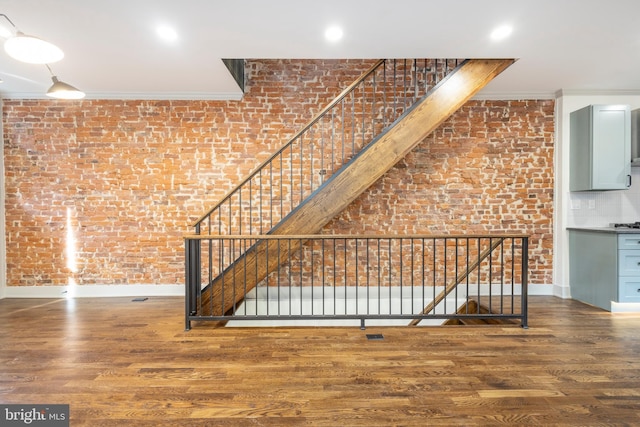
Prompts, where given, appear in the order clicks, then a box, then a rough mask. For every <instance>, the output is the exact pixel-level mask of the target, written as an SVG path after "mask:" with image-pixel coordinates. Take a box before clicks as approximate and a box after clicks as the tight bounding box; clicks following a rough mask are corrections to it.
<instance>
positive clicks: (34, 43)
mask: <svg viewBox="0 0 640 427" xmlns="http://www.w3.org/2000/svg"><path fill="white" fill-rule="evenodd" d="M0 16H3V17H4V18H5V19H6V20H7V21H8V22H9V23H10V24H11V26H12V27H13V28H14V29H15V31H16V33H15V35H13V36H11V37H9V38H8V39H7V40H6V41H5V42H4V50H5V51H6V52H7V54H8V55H9V56H10V57H12V58H13V59H16V60H18V61H21V62H27V63H29V64H51V63H54V62H57V61H60V60H61V59H62V58H63V57H64V52H63V51H62V49H60V48H59V47H58V46H56V45H54V44H53V43H49V42H48V41H46V40H43V39H41V38H39V37H35V36H31V35H28V34H25V33H23V32H22V31H20V30H19V29H18V27H16V25H15V24H14V23H13V21H11V19H9V17H8V16H7V15H5V14H0Z"/></svg>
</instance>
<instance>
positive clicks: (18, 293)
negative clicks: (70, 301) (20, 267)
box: [4, 285, 184, 298]
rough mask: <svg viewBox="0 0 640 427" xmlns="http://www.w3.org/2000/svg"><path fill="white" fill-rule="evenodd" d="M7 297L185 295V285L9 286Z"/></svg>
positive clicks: (5, 293) (6, 291)
mask: <svg viewBox="0 0 640 427" xmlns="http://www.w3.org/2000/svg"><path fill="white" fill-rule="evenodd" d="M4 296H5V298H100V297H159V296H184V285H83V286H7V287H5V292H4Z"/></svg>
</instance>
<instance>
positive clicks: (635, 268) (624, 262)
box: [618, 250, 640, 277]
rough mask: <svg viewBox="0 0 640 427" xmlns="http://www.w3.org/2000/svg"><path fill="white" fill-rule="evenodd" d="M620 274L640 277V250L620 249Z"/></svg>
mask: <svg viewBox="0 0 640 427" xmlns="http://www.w3.org/2000/svg"><path fill="white" fill-rule="evenodd" d="M618 275H620V276H634V277H640V251H632V250H621V251H618Z"/></svg>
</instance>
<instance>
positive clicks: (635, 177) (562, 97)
mask: <svg viewBox="0 0 640 427" xmlns="http://www.w3.org/2000/svg"><path fill="white" fill-rule="evenodd" d="M591 104H627V105H630V106H631V109H632V110H633V109H636V108H640V91H634V92H625V93H619V94H606V93H568V92H566V91H564V92H560V93H559V94H558V97H557V99H556V150H555V156H556V159H555V180H556V182H555V206H554V274H553V276H554V285H555V286H554V288H555V289H554V294H555V295H558V296H562V297H568V296H569V254H568V233H567V230H566V229H567V227H574V226H576V227H606V226H608V225H609V224H610V223H612V222H633V221H640V168H635V167H634V168H631V180H632V185H631V188H630V189H629V190H619V191H589V192H579V193H576V192H573V193H572V192H570V191H569V137H570V135H569V128H570V126H569V114H570V113H571V112H572V111H575V110H578V109H580V108H582V107H585V106H587V105H591Z"/></svg>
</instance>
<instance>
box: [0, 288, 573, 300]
mask: <svg viewBox="0 0 640 427" xmlns="http://www.w3.org/2000/svg"><path fill="white" fill-rule="evenodd" d="M564 289H565V288H563V287H560V286H555V285H553V286H552V285H529V295H555V296H559V297H560V298H568V296H564V295H565V294H564ZM566 290H567V292H568V288H566ZM2 294H3V298H100V297H142V296H146V297H157V296H184V285H82V286H6V287H4V292H3V293H2Z"/></svg>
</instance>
